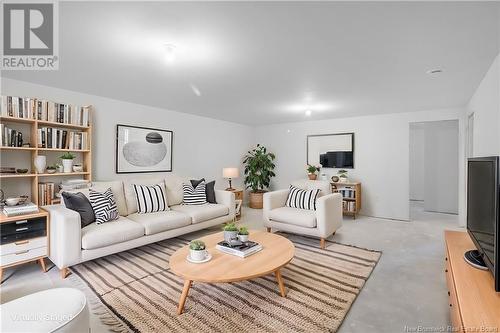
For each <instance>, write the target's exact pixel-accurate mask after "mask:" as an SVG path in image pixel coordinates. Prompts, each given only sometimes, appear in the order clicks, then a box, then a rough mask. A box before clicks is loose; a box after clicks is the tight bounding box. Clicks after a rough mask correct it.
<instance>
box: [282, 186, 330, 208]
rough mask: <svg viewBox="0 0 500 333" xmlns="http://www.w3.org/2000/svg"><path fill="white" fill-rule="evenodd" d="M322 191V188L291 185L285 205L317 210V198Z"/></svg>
mask: <svg viewBox="0 0 500 333" xmlns="http://www.w3.org/2000/svg"><path fill="white" fill-rule="evenodd" d="M320 191H321V190H320V189H313V190H303V189H300V188H298V187H295V186H293V185H290V192H288V197H287V198H286V203H285V206H287V207H291V208H299V209H307V210H316V199H317V198H318V195H319V192H320Z"/></svg>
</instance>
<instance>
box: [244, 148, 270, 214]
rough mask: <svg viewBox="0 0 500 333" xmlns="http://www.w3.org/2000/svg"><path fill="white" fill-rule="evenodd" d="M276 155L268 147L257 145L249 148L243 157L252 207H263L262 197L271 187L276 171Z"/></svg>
mask: <svg viewBox="0 0 500 333" xmlns="http://www.w3.org/2000/svg"><path fill="white" fill-rule="evenodd" d="M275 158H276V156H275V155H274V154H273V153H270V152H268V151H267V149H266V147H264V146H261V145H259V144H258V145H257V147H255V148H254V149H252V150H249V151H248V153H247V154H246V155H245V157H244V159H243V164H245V185H246V188H250V189H251V191H250V204H249V206H250V208H262V197H263V195H264V193H265V192H266V188H268V187H269V183H270V182H271V178H272V177H274V176H276V174H275V173H274V171H273V170H274V168H275V167H276V165H275V164H274V159H275Z"/></svg>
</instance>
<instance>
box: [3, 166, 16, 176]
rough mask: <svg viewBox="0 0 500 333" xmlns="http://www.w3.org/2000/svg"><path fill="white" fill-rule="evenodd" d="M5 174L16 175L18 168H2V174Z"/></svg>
mask: <svg viewBox="0 0 500 333" xmlns="http://www.w3.org/2000/svg"><path fill="white" fill-rule="evenodd" d="M3 173H9V174H10V173H16V168H14V167H4V166H2V167H0V174H3Z"/></svg>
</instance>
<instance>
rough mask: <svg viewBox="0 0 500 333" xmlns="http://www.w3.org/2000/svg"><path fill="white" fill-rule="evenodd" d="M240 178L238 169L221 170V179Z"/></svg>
mask: <svg viewBox="0 0 500 333" xmlns="http://www.w3.org/2000/svg"><path fill="white" fill-rule="evenodd" d="M239 176H240V171H239V170H238V168H223V169H222V177H224V178H238V177H239Z"/></svg>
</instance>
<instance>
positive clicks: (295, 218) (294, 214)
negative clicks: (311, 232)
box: [268, 207, 317, 228]
mask: <svg viewBox="0 0 500 333" xmlns="http://www.w3.org/2000/svg"><path fill="white" fill-rule="evenodd" d="M268 218H269V219H270V220H272V221H276V222H281V223H287V224H293V225H296V226H299V227H305V228H315V227H316V223H317V222H316V213H315V211H313V210H306V209H299V208H291V207H280V208H275V209H272V210H270V211H269V212H268Z"/></svg>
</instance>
